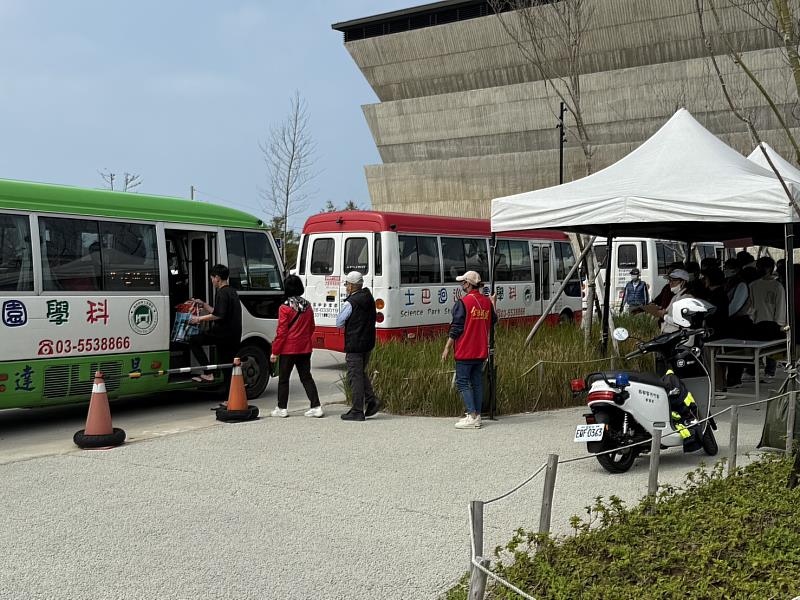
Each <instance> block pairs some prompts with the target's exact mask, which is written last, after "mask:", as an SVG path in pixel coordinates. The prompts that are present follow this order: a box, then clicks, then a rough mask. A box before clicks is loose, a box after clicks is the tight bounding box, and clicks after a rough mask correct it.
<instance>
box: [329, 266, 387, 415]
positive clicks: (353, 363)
mask: <svg viewBox="0 0 800 600" xmlns="http://www.w3.org/2000/svg"><path fill="white" fill-rule="evenodd" d="M344 281H345V291H346V292H347V299H346V300H345V302H344V303H343V304H342V310H341V312H340V313H339V316H338V317H336V327H338V328H340V329H342V328H343V329H344V351H345V363H346V364H347V379H348V382H349V383H350V390H351V391H352V394H353V404H352V407H351V408H350V410H349V411H347V412H346V413H344V414H343V415H342V419H343V420H345V421H363V420H364V418H365V417H371V416H372V415H374V414H375V413H377V412H378V410H380V408H381V403H380V401H379V400H378V399H377V398H376V397H375V392H374V390H373V389H372V382H371V381H370V380H369V376H368V375H367V364H368V363H369V356H370V354H371V352H372V349H373V348H375V315H376V312H377V311H376V310H375V299H374V298H373V297H372V293H371V292H370V291H369V289H368V288H365V287H364V277H363V276H362V275H361V273H359V272H358V271H350V272H349V273H348V274H347V276H346V277H345V278H344ZM365 403H366V404H365ZM365 407H366V410H365Z"/></svg>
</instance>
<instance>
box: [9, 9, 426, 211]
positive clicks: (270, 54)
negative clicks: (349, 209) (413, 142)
mask: <svg viewBox="0 0 800 600" xmlns="http://www.w3.org/2000/svg"><path fill="white" fill-rule="evenodd" d="M423 3H424V2H421V1H419V0H405V1H404V0H330V1H325V0H306V1H302V2H291V1H290V2H287V1H285V0H283V1H278V0H261V1H255V0H253V1H244V0H225V1H224V2H212V1H210V0H160V1H154V0H136V1H135V2H131V1H122V0H102V1H101V0H70V1H68V2H65V1H63V0H0V56H2V57H3V58H2V60H1V61H0V81H1V82H2V83H0V134H1V135H2V145H0V177H2V178H7V179H20V180H27V181H39V182H46V183H59V184H66V185H76V186H81V187H92V188H101V187H103V185H104V183H103V180H102V179H101V177H100V175H99V174H98V170H109V171H113V172H116V173H120V174H121V173H122V172H124V171H129V172H133V173H138V174H140V175H141V176H142V180H143V183H142V185H141V187H140V188H139V190H140V191H141V192H142V193H149V194H159V195H167V196H179V197H188V196H189V187H190V185H194V186H195V187H196V188H197V189H198V190H199V192H198V194H197V197H198V198H199V199H201V200H204V201H209V202H214V203H217V204H225V205H228V206H231V207H234V208H239V209H243V210H247V211H248V212H251V213H253V214H258V215H259V216H263V214H264V213H263V211H261V209H260V208H259V205H260V204H261V201H260V199H259V197H258V190H259V188H263V187H265V184H266V177H267V176H266V169H265V166H264V163H263V160H262V156H261V154H260V151H259V148H258V143H259V141H263V140H265V139H266V138H267V135H268V131H269V127H270V125H271V124H274V123H276V122H278V121H281V120H283V119H284V118H285V117H286V116H287V114H288V112H289V98H290V96H291V95H292V94H293V92H294V91H295V90H298V91H299V92H300V93H301V95H302V96H303V98H304V99H305V100H306V102H307V104H308V107H309V114H310V120H311V131H312V135H313V137H314V139H315V141H316V143H317V147H318V155H317V157H318V162H317V168H316V170H317V171H318V175H317V178H316V180H315V182H314V183H313V184H312V188H311V189H312V191H315V193H314V195H313V200H312V201H311V203H310V207H309V210H307V211H306V215H307V214H312V213H314V212H318V211H319V209H320V208H321V207H322V206H323V205H324V204H325V202H326V201H327V200H329V199H330V200H332V201H333V202H334V203H335V204H337V205H342V204H344V203H345V202H347V201H348V200H351V199H352V200H355V201H356V202H357V203H358V204H359V205H361V206H362V207H366V206H368V205H369V194H368V192H367V185H366V181H365V178H364V165H365V164H373V163H379V162H380V158H379V156H378V152H377V150H376V148H375V144H374V142H373V140H372V136H371V135H370V133H369V129H368V127H367V125H366V122H365V120H364V117H363V114H362V112H361V105H362V104H370V103H373V102H376V101H377V99H376V97H375V94H374V93H373V92H372V90H371V88H370V87H369V85H368V84H367V82H366V80H365V79H364V77H363V76H362V75H361V72H360V71H359V69H358V67H357V66H356V64H355V63H354V62H353V60H352V59H351V58H350V55H349V54H348V52H347V50H345V48H344V43H343V36H342V34H341V33H340V32H338V31H334V30H332V29H331V27H330V26H331V24H332V23H336V22H341V21H347V20H351V19H357V18H361V17H366V16H370V15H375V14H380V13H383V12H388V11H392V10H398V9H402V8H407V7H409V6H414V5H419V4H423ZM304 220H305V216H300V217H297V218H295V219H294V221H295V222H294V223H292V225H294V226H296V227H299V226H302V223H303V221H304Z"/></svg>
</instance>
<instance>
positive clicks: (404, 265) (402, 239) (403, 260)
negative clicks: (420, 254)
mask: <svg viewBox="0 0 800 600" xmlns="http://www.w3.org/2000/svg"><path fill="white" fill-rule="evenodd" d="M397 243H398V247H399V248H400V283H401V284H413V283H419V259H418V258H417V238H416V237H415V236H413V235H399V236H397Z"/></svg>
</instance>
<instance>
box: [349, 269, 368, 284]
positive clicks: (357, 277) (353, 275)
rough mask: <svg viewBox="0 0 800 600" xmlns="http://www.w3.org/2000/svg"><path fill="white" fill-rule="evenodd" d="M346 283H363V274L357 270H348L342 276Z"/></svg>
mask: <svg viewBox="0 0 800 600" xmlns="http://www.w3.org/2000/svg"><path fill="white" fill-rule="evenodd" d="M344 280H345V282H346V283H354V284H359V283H364V276H363V275H362V274H361V273H359V272H358V271H350V272H349V273H348V274H347V275H346V276H345V278H344Z"/></svg>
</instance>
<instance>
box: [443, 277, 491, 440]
mask: <svg viewBox="0 0 800 600" xmlns="http://www.w3.org/2000/svg"><path fill="white" fill-rule="evenodd" d="M456 281H460V282H461V289H462V290H463V291H464V297H463V298H461V299H460V300H458V301H457V302H456V303H455V304H453V320H452V322H451V324H450V334H449V335H448V337H447V344H446V345H445V347H444V351H443V352H442V361H445V360H447V357H448V356H449V354H450V349H451V348H453V347H454V346H455V352H454V354H455V359H456V387H457V388H458V391H459V392H461V397H462V398H463V400H464V407H465V409H466V415H465V416H464V418H463V419H461V420H460V421H458V422H457V423H456V429H480V427H481V402H482V400H483V363H484V362H486V359H487V358H489V332H490V330H491V328H492V327H493V326H494V324H495V323H496V322H497V314H496V313H495V310H494V305H495V301H496V298H495V296H494V295H492V296H491V298H487V297H486V296H484V295H483V294H482V293H481V276H480V275H478V273H476V272H475V271H467V272H466V273H464V274H463V275H459V276H458V277H456Z"/></svg>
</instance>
